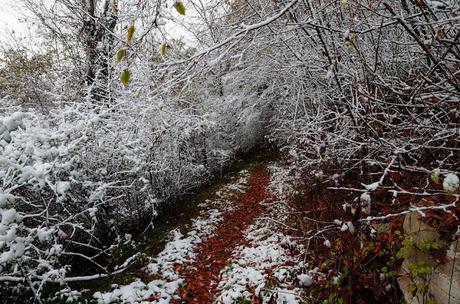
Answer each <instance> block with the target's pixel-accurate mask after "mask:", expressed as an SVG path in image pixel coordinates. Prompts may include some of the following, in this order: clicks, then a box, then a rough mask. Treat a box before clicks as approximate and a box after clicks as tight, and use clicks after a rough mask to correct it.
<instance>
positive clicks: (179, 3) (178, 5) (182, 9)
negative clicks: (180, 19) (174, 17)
mask: <svg viewBox="0 0 460 304" xmlns="http://www.w3.org/2000/svg"><path fill="white" fill-rule="evenodd" d="M174 7H175V8H176V11H177V12H178V13H179V14H181V15H184V16H185V5H184V3H182V1H176V3H175V4H174Z"/></svg>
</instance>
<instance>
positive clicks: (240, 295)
mask: <svg viewBox="0 0 460 304" xmlns="http://www.w3.org/2000/svg"><path fill="white" fill-rule="evenodd" d="M269 169H270V170H271V172H272V180H271V182H270V186H269V188H270V189H271V190H272V191H273V192H274V193H275V194H278V199H279V201H276V202H272V203H269V204H264V206H265V208H266V209H265V210H266V211H265V212H264V214H263V215H261V217H260V218H258V219H257V220H256V221H255V223H254V224H253V225H251V226H249V227H248V228H247V229H246V230H245V231H244V236H245V239H246V241H247V242H248V245H247V246H239V247H237V248H236V249H235V250H234V251H233V255H232V258H231V259H230V261H229V263H228V264H227V266H226V267H225V268H224V269H223V270H222V271H221V280H220V282H219V283H218V288H219V294H218V296H217V298H216V301H215V303H216V304H231V303H235V302H236V300H237V299H239V300H241V299H246V300H250V299H252V298H253V297H256V298H258V299H259V301H260V302H261V303H268V302H269V301H270V299H271V298H272V297H273V295H276V298H277V300H276V303H280V304H281V303H288V304H294V303H301V298H300V295H301V294H302V290H301V289H300V287H303V286H307V285H310V284H312V283H313V279H312V277H311V276H310V273H307V274H301V273H303V272H302V271H301V269H304V270H303V271H305V266H306V265H305V264H304V263H303V261H302V256H301V255H296V254H292V252H302V248H303V246H302V245H300V244H298V243H297V242H296V241H295V240H294V239H292V238H291V237H289V236H288V235H285V234H284V233H283V232H281V231H282V229H280V227H275V226H274V225H275V224H274V223H275V222H272V221H269V220H268V221H267V218H272V219H274V220H275V221H276V222H284V221H286V219H287V218H288V217H289V213H290V208H289V206H288V204H287V203H286V202H285V201H284V198H285V195H286V192H285V191H284V190H286V189H290V190H292V189H293V183H294V182H295V179H294V178H293V176H294V174H292V170H291V169H290V168H283V167H277V166H273V165H272V166H269ZM288 193H293V191H291V192H288ZM290 249H295V250H293V251H292V252H291V250H290ZM293 265H295V266H293ZM309 278H310V280H309ZM273 280H276V281H277V282H278V284H277V285H276V286H271V285H269V284H268V282H273ZM296 282H297V283H296ZM270 303H271V302H270Z"/></svg>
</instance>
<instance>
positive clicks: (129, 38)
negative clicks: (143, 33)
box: [127, 24, 135, 44]
mask: <svg viewBox="0 0 460 304" xmlns="http://www.w3.org/2000/svg"><path fill="white" fill-rule="evenodd" d="M134 31H135V28H134V24H132V25H130V26H129V27H128V36H127V40H128V44H129V43H131V41H132V40H133V35H134Z"/></svg>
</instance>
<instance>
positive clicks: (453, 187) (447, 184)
mask: <svg viewBox="0 0 460 304" xmlns="http://www.w3.org/2000/svg"><path fill="white" fill-rule="evenodd" d="M458 186H459V179H458V176H457V175H455V174H453V173H449V174H447V176H446V177H445V178H444V181H443V182H442V187H443V188H444V190H445V191H446V192H448V193H453V192H455V191H457V189H458Z"/></svg>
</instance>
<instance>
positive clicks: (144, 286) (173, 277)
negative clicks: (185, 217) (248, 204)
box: [94, 171, 257, 304]
mask: <svg viewBox="0 0 460 304" xmlns="http://www.w3.org/2000/svg"><path fill="white" fill-rule="evenodd" d="M248 176H249V172H248V171H242V172H240V177H239V179H238V180H237V181H236V182H234V183H230V184H228V185H226V186H224V187H222V189H220V190H219V191H218V199H216V200H215V201H206V203H204V204H201V207H202V208H208V210H206V211H204V212H203V214H202V216H200V217H198V218H196V219H195V220H193V223H192V226H191V228H190V231H189V232H187V233H186V234H183V233H182V232H181V231H180V230H178V229H175V230H172V231H171V232H170V240H169V241H168V242H167V243H166V245H165V248H164V249H163V251H161V252H160V253H159V254H158V255H157V256H156V257H155V258H152V259H151V261H150V263H149V264H148V265H147V266H146V267H145V269H144V270H145V271H146V272H147V273H148V274H150V275H152V276H154V277H155V278H158V279H155V280H153V281H151V282H148V283H144V282H142V281H140V280H136V281H134V282H132V283H130V284H128V285H124V286H117V285H114V286H112V290H111V291H109V292H104V293H102V292H96V293H95V294H94V298H96V299H97V301H98V303H100V304H108V303H114V302H116V303H118V302H121V303H162V304H166V303H170V301H171V300H172V299H174V298H177V295H175V293H176V292H177V290H178V289H179V287H180V286H182V285H183V284H184V280H183V279H182V278H181V277H180V275H179V273H178V272H177V270H176V269H177V268H176V265H187V264H190V263H192V262H193V260H194V258H195V257H196V252H195V248H196V245H197V244H199V243H201V242H203V241H204V240H205V239H206V238H207V237H209V236H211V235H212V233H213V232H214V230H215V229H216V227H217V224H218V223H219V222H221V221H222V219H223V217H222V212H221V211H220V210H219V209H216V208H212V209H209V208H210V207H211V206H216V207H223V209H225V210H227V209H226V207H228V206H227V203H228V202H231V200H230V198H231V197H230V196H231V195H233V191H238V192H243V191H244V189H246V186H245V185H246V182H247V178H248ZM253 275H254V279H255V278H256V277H257V276H256V274H253ZM150 297H151V299H149V298H150ZM147 299H149V300H148V301H147Z"/></svg>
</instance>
